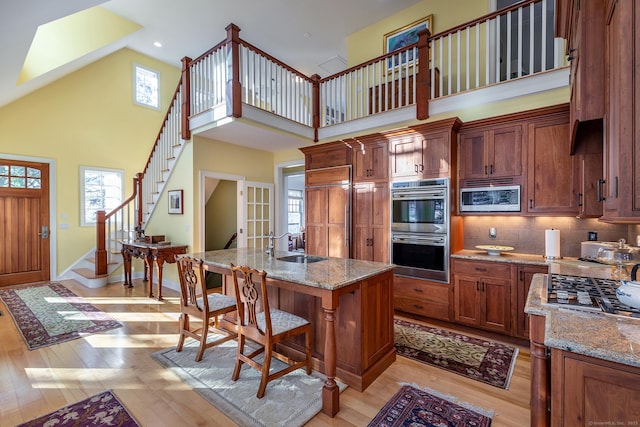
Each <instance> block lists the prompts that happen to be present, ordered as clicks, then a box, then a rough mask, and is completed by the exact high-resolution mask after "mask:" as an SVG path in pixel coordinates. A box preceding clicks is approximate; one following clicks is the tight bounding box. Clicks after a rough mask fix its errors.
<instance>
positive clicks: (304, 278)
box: [190, 248, 394, 290]
mask: <svg viewBox="0 0 640 427" xmlns="http://www.w3.org/2000/svg"><path fill="white" fill-rule="evenodd" d="M190 255H191V256H193V257H195V258H201V259H202V260H203V261H204V263H205V264H208V265H211V266H214V267H219V268H225V269H229V265H230V264H231V263H233V264H234V265H248V266H250V267H253V268H255V269H257V270H264V271H266V272H267V277H268V278H271V279H278V280H283V281H287V282H293V283H299V284H302V285H307V286H312V287H315V288H322V289H329V290H335V289H339V288H342V287H344V286H347V285H350V284H352V283H355V282H358V281H360V280H363V279H366V278H367V277H372V276H375V275H377V274H380V273H384V272H386V271H389V270H393V268H394V265H393V264H384V263H380V262H371V261H362V260H356V259H349V258H326V259H324V260H322V261H318V262H307V263H296V262H286V261H280V260H278V258H280V257H283V256H288V255H303V254H301V253H299V252H285V251H276V252H275V255H274V256H273V257H269V256H268V255H267V254H266V253H265V251H264V250H263V249H247V248H241V249H222V250H217V251H207V252H201V253H194V254H190ZM323 258H324V257H323Z"/></svg>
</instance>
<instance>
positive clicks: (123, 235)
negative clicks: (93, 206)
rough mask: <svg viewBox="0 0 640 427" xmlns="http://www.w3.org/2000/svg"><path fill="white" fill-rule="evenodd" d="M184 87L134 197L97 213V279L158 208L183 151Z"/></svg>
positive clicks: (137, 180)
mask: <svg viewBox="0 0 640 427" xmlns="http://www.w3.org/2000/svg"><path fill="white" fill-rule="evenodd" d="M183 76H184V73H183ZM187 86H188V85H187ZM182 87H183V81H182V80H181V81H180V84H178V87H177V88H176V91H175V93H174V95H173V98H172V101H171V104H170V107H169V109H168V110H167V114H166V115H165V119H164V121H163V125H162V127H161V129H160V131H159V133H158V136H157V137H156V141H155V144H154V146H153V148H152V149H151V153H150V154H149V158H148V159H147V163H146V165H145V167H144V169H143V170H144V172H142V173H138V174H137V175H136V178H134V183H133V194H132V195H131V196H129V197H128V198H127V199H126V200H125V201H124V202H123V203H122V204H120V205H119V206H118V207H116V208H115V209H113V210H112V211H111V212H109V213H106V212H105V211H98V212H97V215H96V252H95V274H96V276H99V275H105V274H107V272H108V264H109V263H110V262H111V255H112V254H113V253H114V252H117V246H118V241H119V240H122V239H126V240H128V239H130V238H131V237H139V236H140V232H139V230H141V229H143V225H144V224H145V223H146V222H147V221H148V219H149V218H150V217H151V214H152V213H153V210H154V209H155V208H156V205H157V201H158V198H159V197H160V194H161V193H162V189H163V188H164V184H165V183H166V180H167V179H168V176H169V174H170V173H171V170H172V166H173V164H174V163H175V162H176V160H177V154H176V151H177V150H179V149H180V148H182V146H183V143H184V140H183V138H182V120H183V117H182V102H183V99H182ZM178 155H179V152H178ZM134 232H135V235H134V234H133V233H134Z"/></svg>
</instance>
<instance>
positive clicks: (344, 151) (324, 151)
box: [300, 141, 351, 170]
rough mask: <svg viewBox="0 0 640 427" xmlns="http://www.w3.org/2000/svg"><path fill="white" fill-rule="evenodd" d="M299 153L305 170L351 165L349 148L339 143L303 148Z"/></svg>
mask: <svg viewBox="0 0 640 427" xmlns="http://www.w3.org/2000/svg"><path fill="white" fill-rule="evenodd" d="M300 151H302V153H303V154H304V168H305V169H306V170H309V169H321V168H329V167H334V166H347V165H351V148H350V147H348V146H347V145H346V144H345V143H344V142H341V141H337V142H331V143H328V144H320V145H313V146H310V147H303V148H301V149H300Z"/></svg>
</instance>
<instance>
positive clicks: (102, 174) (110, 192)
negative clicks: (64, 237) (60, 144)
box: [80, 166, 124, 226]
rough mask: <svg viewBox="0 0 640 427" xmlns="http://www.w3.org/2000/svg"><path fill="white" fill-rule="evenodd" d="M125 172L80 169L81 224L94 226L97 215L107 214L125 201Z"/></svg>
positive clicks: (88, 168)
mask: <svg viewBox="0 0 640 427" xmlns="http://www.w3.org/2000/svg"><path fill="white" fill-rule="evenodd" d="M123 183H124V171H122V170H118V169H103V168H90V167H84V166H83V167H80V221H81V222H80V223H81V225H83V226H93V225H95V223H96V213H97V212H98V211H100V210H103V211H105V212H107V213H109V212H111V211H112V210H113V209H115V208H117V207H118V206H119V205H120V203H122V201H123V200H124V186H123Z"/></svg>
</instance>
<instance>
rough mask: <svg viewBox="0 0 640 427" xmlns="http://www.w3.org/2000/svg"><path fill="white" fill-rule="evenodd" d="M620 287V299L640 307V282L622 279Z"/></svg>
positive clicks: (624, 302)
mask: <svg viewBox="0 0 640 427" xmlns="http://www.w3.org/2000/svg"><path fill="white" fill-rule="evenodd" d="M620 283H622V284H621V285H620V287H619V288H618V289H616V296H617V297H618V301H620V302H621V303H622V304H625V305H628V306H629V307H633V308H640V282H638V281H635V282H632V281H630V280H621V281H620Z"/></svg>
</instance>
